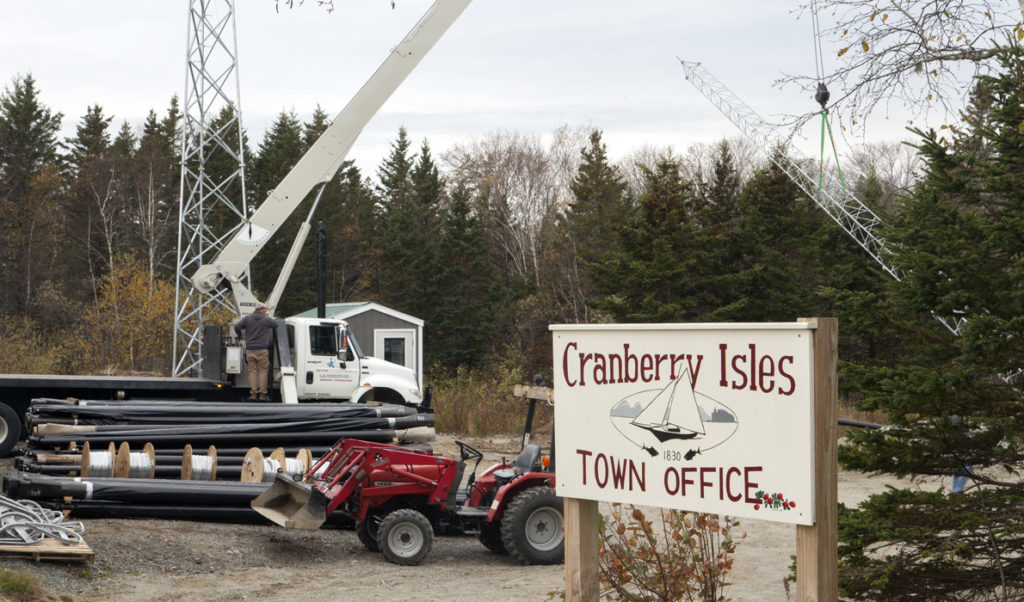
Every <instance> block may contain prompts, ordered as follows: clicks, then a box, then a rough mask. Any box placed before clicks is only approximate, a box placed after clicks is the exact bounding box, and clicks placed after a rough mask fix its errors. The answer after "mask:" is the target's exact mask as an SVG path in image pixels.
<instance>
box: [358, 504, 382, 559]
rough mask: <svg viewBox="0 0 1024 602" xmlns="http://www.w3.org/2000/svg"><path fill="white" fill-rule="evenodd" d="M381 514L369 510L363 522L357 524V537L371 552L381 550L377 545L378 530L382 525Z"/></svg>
mask: <svg viewBox="0 0 1024 602" xmlns="http://www.w3.org/2000/svg"><path fill="white" fill-rule="evenodd" d="M380 520H381V519H380V515H379V514H376V513H373V512H367V513H366V518H365V519H364V520H363V522H361V523H358V524H356V537H358V538H359V541H360V542H361V543H362V544H363V545H364V546H366V549H367V550H370V551H371V552H380V546H378V545H377V531H378V528H379V527H380Z"/></svg>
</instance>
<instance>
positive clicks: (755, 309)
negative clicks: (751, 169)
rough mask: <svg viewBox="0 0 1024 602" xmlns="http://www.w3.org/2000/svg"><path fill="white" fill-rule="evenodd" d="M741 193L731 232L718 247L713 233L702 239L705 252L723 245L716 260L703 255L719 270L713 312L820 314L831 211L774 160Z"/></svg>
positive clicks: (754, 316) (777, 316)
mask: <svg viewBox="0 0 1024 602" xmlns="http://www.w3.org/2000/svg"><path fill="white" fill-rule="evenodd" d="M737 201H738V204H737V207H736V209H737V214H736V219H735V222H734V224H733V227H732V228H730V230H729V232H728V234H727V235H726V237H725V240H718V241H716V242H717V244H715V246H714V247H712V246H711V245H712V244H714V243H713V242H712V241H713V237H712V238H711V239H709V240H708V241H707V244H706V245H701V247H700V249H701V252H702V253H704V254H707V252H708V251H709V250H712V251H713V250H714V249H724V254H720V255H719V256H718V257H717V258H716V260H708V261H705V262H702V263H704V265H709V264H711V265H714V266H715V268H714V273H715V274H716V277H714V278H713V279H712V282H710V283H709V284H710V286H709V287H708V290H706V291H704V292H705V294H706V295H707V296H709V297H710V299H709V300H710V306H711V311H710V313H709V316H708V317H709V318H710V319H712V320H716V321H752V322H766V321H790V320H794V319H796V318H798V317H800V316H809V315H814V314H815V310H816V308H817V306H818V304H817V302H816V300H815V296H814V291H815V288H816V287H817V286H818V285H819V284H821V283H822V280H821V274H822V272H821V269H820V264H821V261H822V257H821V253H820V249H821V246H822V242H823V240H824V238H823V237H824V236H825V234H826V232H827V228H828V223H827V217H826V216H825V214H824V213H823V212H822V211H821V210H820V209H819V208H818V207H817V206H815V205H814V203H813V202H812V201H811V200H810V199H808V198H807V197H806V195H804V194H803V193H802V192H801V191H800V189H799V188H798V187H797V186H796V184H794V183H793V181H792V180H791V179H790V178H789V176H787V175H786V174H785V173H784V172H783V171H782V170H781V169H779V168H778V167H777V166H776V164H775V163H774V162H772V163H770V164H769V165H768V166H767V167H765V168H764V169H761V170H758V171H757V172H756V173H755V174H754V176H753V177H752V178H751V179H750V180H749V181H748V182H746V183H745V184H744V186H743V189H742V192H741V193H740V195H739V197H738V200H737ZM710 209H711V210H715V211H718V212H720V211H721V210H722V209H723V208H722V207H719V206H711V207H710ZM705 233H706V234H707V233H708V232H707V231H705Z"/></svg>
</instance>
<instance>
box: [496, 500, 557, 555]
mask: <svg viewBox="0 0 1024 602" xmlns="http://www.w3.org/2000/svg"><path fill="white" fill-rule="evenodd" d="M562 506H563V504H562V498H560V497H558V496H557V495H555V490H554V489H552V488H550V487H548V486H547V485H538V486H535V487H530V488H529V489H524V490H523V491H520V492H519V493H517V494H516V496H515V497H513V498H512V499H511V500H510V501H509V502H508V505H507V506H506V508H505V512H504V515H503V516H502V518H501V541H502V543H504V544H505V549H506V550H508V553H509V555H510V556H512V557H513V558H516V559H518V560H519V561H520V562H522V563H523V564H556V563H559V562H562V561H563V560H564V558H565V532H564V531H563V530H562V523H563V515H562Z"/></svg>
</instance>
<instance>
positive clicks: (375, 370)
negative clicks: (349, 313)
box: [227, 317, 423, 406]
mask: <svg viewBox="0 0 1024 602" xmlns="http://www.w3.org/2000/svg"><path fill="white" fill-rule="evenodd" d="M283 322H284V329H285V331H286V332H287V338H288V342H287V350H288V355H289V356H290V357H289V358H285V357H282V356H283V355H285V354H284V353H283V352H282V346H281V344H280V343H281V342H280V341H278V343H277V345H276V349H277V352H276V353H275V354H274V356H275V357H274V388H277V389H279V390H285V388H286V385H285V386H282V385H283V384H284V381H285V380H286V379H288V378H292V377H293V378H294V379H295V390H296V394H297V397H298V399H299V400H300V401H327V400H331V401H352V402H366V401H381V402H386V403H398V404H406V405H414V406H418V405H420V404H421V403H422V402H423V396H422V392H421V391H420V386H419V379H418V378H417V375H416V373H415V372H414V371H413V370H410V369H409V368H406V367H405V366H399V365H398V364H393V363H391V362H388V361H385V360H382V359H379V358H375V357H371V356H367V355H365V354H364V353H363V351H362V349H361V348H360V347H359V342H358V341H356V338H355V337H354V336H353V335H352V333H351V331H350V330H349V327H348V324H347V323H346V322H345V321H343V320H327V319H321V318H296V317H293V318H285V319H284V320H283ZM278 332H281V330H280V329H279V330H278ZM232 348H234V350H233V349H232ZM244 355H245V353H244V348H243V347H242V346H241V343H234V344H229V345H228V358H229V359H228V362H227V372H228V374H231V375H234V380H235V386H236V387H247V386H248V375H247V371H246V369H245V365H244V362H243V361H232V359H231V358H232V357H238V358H242V357H244ZM289 363H290V365H291V367H294V373H292V371H291V370H290V369H289V365H288V364H289ZM293 374H294V376H292V375H293Z"/></svg>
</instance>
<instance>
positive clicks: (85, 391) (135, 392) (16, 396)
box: [0, 374, 244, 456]
mask: <svg viewBox="0 0 1024 602" xmlns="http://www.w3.org/2000/svg"><path fill="white" fill-rule="evenodd" d="M38 398H51V399H104V400H106V399H109V400H115V399H182V400H195V401H241V400H242V399H243V398H244V394H243V392H242V391H240V390H239V389H236V388H234V387H232V386H231V383H229V382H228V381H226V380H214V379H209V378H174V377H167V376H67V375H58V374H0V456H6V455H7V454H9V453H10V451H11V449H12V448H13V447H14V446H15V445H16V444H17V443H18V441H20V440H21V439H23V438H24V437H25V436H26V435H27V434H28V433H26V432H25V426H24V421H25V413H26V412H27V411H28V407H29V404H30V403H31V402H32V400H33V399H38Z"/></svg>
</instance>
